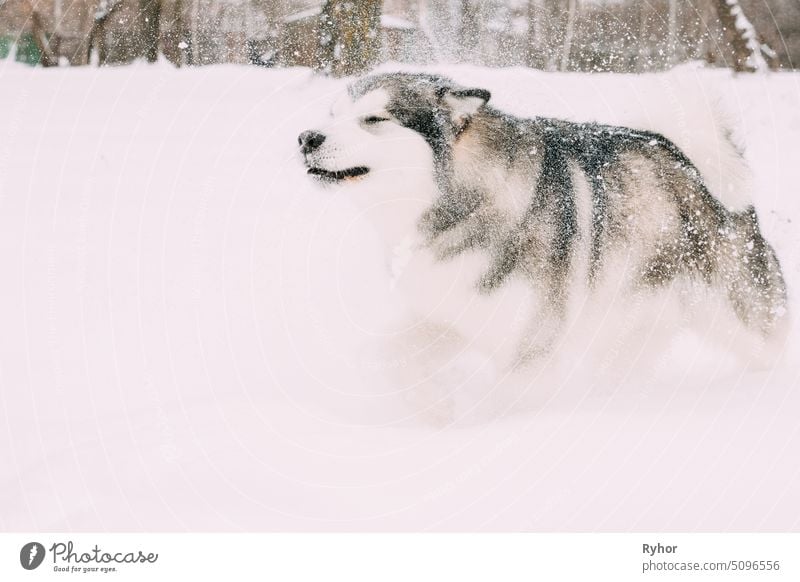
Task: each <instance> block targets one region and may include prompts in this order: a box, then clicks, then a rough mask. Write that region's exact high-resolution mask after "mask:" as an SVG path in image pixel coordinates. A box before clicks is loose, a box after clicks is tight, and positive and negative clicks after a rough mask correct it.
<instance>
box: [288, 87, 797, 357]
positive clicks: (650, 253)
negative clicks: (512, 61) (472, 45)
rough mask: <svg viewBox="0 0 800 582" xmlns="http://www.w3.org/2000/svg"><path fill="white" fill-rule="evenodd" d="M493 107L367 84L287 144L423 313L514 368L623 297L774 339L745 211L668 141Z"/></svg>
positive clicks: (479, 100) (757, 235) (459, 92)
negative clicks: (324, 123) (663, 301)
mask: <svg viewBox="0 0 800 582" xmlns="http://www.w3.org/2000/svg"><path fill="white" fill-rule="evenodd" d="M489 100H490V93H489V91H487V90H485V89H478V88H469V87H463V86H460V85H458V84H456V83H454V82H452V81H451V80H449V79H447V78H444V77H440V76H436V75H429V74H407V73H392V74H378V75H373V76H367V77H365V78H362V79H359V80H357V81H356V82H354V83H352V84H351V85H350V87H349V93H348V95H347V97H345V98H344V99H342V100H340V101H339V102H338V103H337V104H336V105H335V107H334V110H333V112H332V114H333V120H332V122H331V123H330V125H329V126H328V127H326V128H321V129H319V130H313V131H307V132H304V133H303V134H301V136H300V138H299V142H300V145H301V151H302V156H303V158H304V161H305V164H306V166H307V168H308V172H309V173H310V174H312V175H314V176H316V177H317V178H318V179H320V180H321V181H323V182H326V183H338V184H342V185H344V187H346V188H349V189H350V191H351V193H352V195H353V196H354V197H355V198H356V199H358V200H359V201H360V202H361V203H362V204H363V205H364V208H366V209H367V211H368V212H371V213H372V215H373V216H374V220H375V223H376V226H377V227H378V229H379V231H380V232H381V233H383V234H384V236H385V237H386V240H387V245H388V246H387V250H388V251H389V255H390V257H393V258H392V264H391V268H392V270H393V273H394V276H395V279H397V278H399V282H398V288H399V289H400V291H401V293H405V296H406V297H407V299H408V301H407V302H408V304H409V305H410V307H411V308H412V310H414V311H415V312H416V313H418V314H419V315H420V317H422V318H424V319H426V320H428V321H430V322H431V323H432V324H433V325H435V326H438V328H440V329H442V328H446V329H450V330H454V331H455V332H457V333H458V334H459V335H460V336H461V337H463V338H465V340H466V341H467V343H468V344H469V345H470V346H471V347H472V348H476V349H480V350H482V351H483V352H484V353H489V354H491V356H490V357H494V356H499V362H500V365H501V366H504V367H506V368H511V369H519V368H520V367H521V366H522V365H523V364H525V363H527V362H532V361H535V360H537V359H541V358H542V357H543V356H545V355H547V354H549V353H551V352H552V351H553V350H554V349H555V348H556V347H557V346H558V344H559V340H560V338H561V337H562V335H563V332H564V330H565V329H566V328H567V327H568V326H569V325H570V322H574V321H576V320H579V319H580V318H581V317H582V314H583V313H586V312H588V311H587V309H588V308H589V307H590V306H592V305H594V306H595V309H600V310H601V311H602V310H603V309H604V307H603V304H604V302H612V301H614V300H617V301H620V300H621V301H622V302H623V303H624V301H625V300H626V298H632V297H636V296H642V297H656V296H658V295H659V294H661V293H667V292H669V293H673V294H675V295H676V296H677V297H679V299H678V302H679V303H681V304H682V305H685V306H687V305H688V306H691V305H694V306H697V305H705V303H704V302H707V301H711V302H712V303H713V304H714V305H717V306H719V304H720V302H721V303H723V304H724V308H723V309H724V310H727V314H726V316H728V315H729V316H730V317H728V323H729V324H730V325H729V326H728V327H727V328H726V329H727V331H726V332H725V333H729V334H733V335H736V336H738V337H747V338H749V339H750V340H756V341H757V342H769V341H774V338H776V337H778V336H781V335H782V334H783V333H784V331H785V327H786V322H787V319H788V318H787V299H786V287H785V284H784V279H783V276H782V274H781V268H780V264H779V261H778V259H777V257H776V255H775V252H774V250H773V249H772V247H771V246H770V245H769V243H768V242H767V241H766V240H765V239H764V237H763V236H762V234H761V231H760V229H759V221H758V217H757V215H756V211H755V209H754V207H753V206H752V205H740V206H739V207H738V208H732V207H731V206H729V205H727V204H726V203H724V202H723V201H722V196H715V194H716V193H714V194H712V192H710V191H709V187H708V185H707V182H706V181H704V176H703V175H702V173H701V171H700V170H699V169H698V166H697V165H696V164H695V163H693V160H691V159H689V158H688V157H687V155H686V154H685V153H684V152H683V151H682V150H681V149H680V148H679V147H678V146H676V145H675V143H673V142H672V141H670V140H669V139H667V138H666V137H664V136H663V135H661V134H659V133H655V132H651V131H646V130H638V129H630V128H626V127H615V126H610V125H602V124H598V123H576V122H571V121H564V120H560V119H551V118H545V117H534V118H530V119H524V118H519V117H516V116H514V115H510V114H508V113H504V112H502V111H499V110H497V109H495V108H493V107H492V106H491V105H489V104H488V101H489ZM725 147H726V148H727V150H726V151H725V152H723V154H720V155H726V156H728V158H729V162H730V163H732V164H734V165H743V164H744V161H743V159H742V157H741V155H740V153H739V152H737V151H735V149H734V148H733V147H732V146H731V144H730V143H727V142H726V145H725ZM717 153H718V154H719V152H717ZM404 289H405V291H403V290H404ZM705 311H707V309H706V308H703V307H700V308H699V309H698V313H701V314H702V313H703V312H705ZM718 311H719V309H717V310H716V311H715V312H714V313H715V314H716V313H718ZM731 330H733V331H731ZM726 341H727V340H726Z"/></svg>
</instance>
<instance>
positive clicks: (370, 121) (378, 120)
mask: <svg viewBox="0 0 800 582" xmlns="http://www.w3.org/2000/svg"><path fill="white" fill-rule="evenodd" d="M383 121H389V118H388V117H379V116H377V115H370V116H369V117H365V118H364V123H366V124H367V125H375V124H376V123H381V122H383Z"/></svg>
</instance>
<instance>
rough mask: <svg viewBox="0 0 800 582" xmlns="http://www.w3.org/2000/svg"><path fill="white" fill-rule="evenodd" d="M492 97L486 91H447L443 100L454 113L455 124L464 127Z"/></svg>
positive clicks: (443, 95) (443, 94) (475, 89)
mask: <svg viewBox="0 0 800 582" xmlns="http://www.w3.org/2000/svg"><path fill="white" fill-rule="evenodd" d="M491 97H492V94H491V93H489V91H487V90H486V89H477V88H474V89H446V90H445V91H444V92H443V93H442V100H443V101H444V103H446V104H447V106H448V107H449V108H450V111H452V116H453V122H454V123H455V124H456V125H462V124H463V123H464V122H465V121H467V120H468V119H469V118H470V117H472V116H473V115H475V114H476V113H477V112H478V110H479V109H480V108H481V107H483V106H484V105H486V102H487V101H489V99H490V98H491Z"/></svg>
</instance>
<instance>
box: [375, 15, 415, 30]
mask: <svg viewBox="0 0 800 582" xmlns="http://www.w3.org/2000/svg"><path fill="white" fill-rule="evenodd" d="M381 26H383V27H384V28H396V29H398V30H413V29H415V28H416V26H415V25H414V23H413V22H411V21H409V20H406V19H405V18H401V17H400V16H393V15H391V14H381Z"/></svg>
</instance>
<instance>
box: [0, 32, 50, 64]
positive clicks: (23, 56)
mask: <svg viewBox="0 0 800 582" xmlns="http://www.w3.org/2000/svg"><path fill="white" fill-rule="evenodd" d="M15 40H16V45H17V58H16V60H17V62H20V63H25V64H26V65H31V66H33V65H38V64H39V61H40V59H41V58H42V53H41V51H40V50H39V46H38V45H37V44H36V41H35V40H34V39H33V35H32V34H31V33H29V32H26V33H25V34H22V35H20V37H19V38H17V39H15V38H14V37H13V36H0V59H5V58H8V55H10V54H11V48H12V47H13V46H14V44H15Z"/></svg>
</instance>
